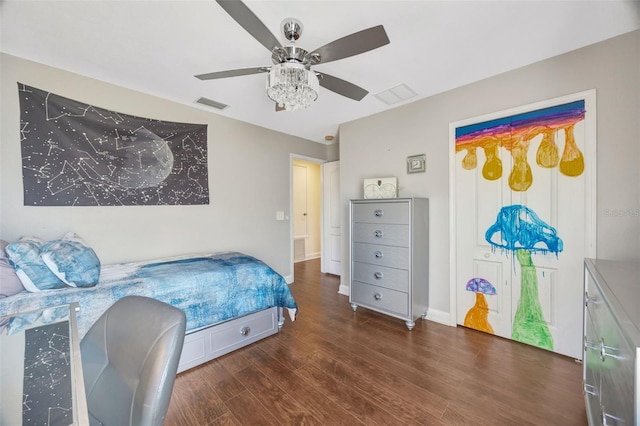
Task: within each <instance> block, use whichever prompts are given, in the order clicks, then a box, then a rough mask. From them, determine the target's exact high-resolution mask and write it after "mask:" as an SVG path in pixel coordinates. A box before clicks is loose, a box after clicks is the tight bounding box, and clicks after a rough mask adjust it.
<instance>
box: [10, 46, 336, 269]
mask: <svg viewBox="0 0 640 426" xmlns="http://www.w3.org/2000/svg"><path fill="white" fill-rule="evenodd" d="M0 61H1V62H0V66H1V82H2V84H1V86H0V92H1V93H2V101H1V107H0V108H1V110H0V112H1V113H2V115H1V120H0V136H1V139H0V219H1V222H0V238H2V239H5V240H9V241H12V240H15V239H17V238H18V237H20V236H26V235H33V236H37V237H40V238H43V239H51V238H58V237H60V236H62V235H63V234H64V233H65V232H68V231H74V232H76V233H78V234H79V235H80V236H81V237H83V238H84V239H85V240H86V241H87V242H88V243H89V244H90V245H91V246H92V247H93V248H94V249H95V250H96V252H97V254H98V256H99V257H100V259H101V260H102V262H103V263H113V262H126V261H133V260H143V259H151V258H156V257H160V256H170V255H178V254H188V253H201V252H215V251H224V250H238V251H242V252H245V253H247V254H250V255H254V256H256V257H258V258H260V259H262V260H264V261H266V262H267V263H268V264H270V265H271V266H272V267H274V269H276V270H277V271H278V272H279V273H281V274H282V275H284V276H286V277H288V276H290V275H291V274H292V271H291V270H290V262H291V259H292V257H291V251H290V248H291V240H290V222H289V221H276V220H275V217H276V216H275V214H276V211H277V210H282V211H285V212H286V214H287V216H289V215H290V214H289V190H290V171H291V164H290V161H291V159H290V155H291V154H292V153H293V154H299V155H303V156H307V157H311V158H318V159H327V155H328V151H329V149H328V147H327V146H325V145H321V144H318V143H315V142H311V141H308V140H305V139H300V138H297V137H292V136H288V135H284V134H281V133H278V132H274V131H270V130H267V129H264V128H261V127H256V126H253V125H249V124H246V123H243V122H240V121H237V120H231V119H228V118H226V117H223V116H221V115H218V114H214V113H209V112H207V111H203V110H200V109H197V108H193V107H190V106H186V105H181V104H177V103H174V102H170V101H167V100H163V99H159V98H156V97H153V96H149V95H146V94H143V93H140V92H136V91H133V90H129V89H125V88H122V87H118V86H114V85H110V84H106V83H104V82H101V81H97V80H93V79H90V78H86V77H83V76H79V75H77V74H72V73H69V72H66V71H63V70H60V69H55V68H51V67H47V66H44V65H41V64H37V63H34V62H30V61H26V60H23V59H20V58H17V57H14V56H10V55H6V54H3V55H1V56H0ZM17 82H21V83H25V84H27V85H30V86H33V87H37V88H39V89H43V90H46V91H51V92H54V93H56V94H59V95H61V96H65V97H68V98H72V99H76V100H78V101H82V102H86V103H88V104H92V105H95V106H98V107H102V108H106V109H110V110H115V111H118V112H122V113H125V114H131V115H137V116H141V117H148V118H155V119H159V120H168V121H177V122H187V123H200V124H207V125H208V155H209V192H210V204H209V205H206V206H149V207H142V206H125V207H32V206H23V198H22V193H23V192H22V191H23V187H22V170H21V157H20V140H19V135H20V111H19V105H18V91H17Z"/></svg>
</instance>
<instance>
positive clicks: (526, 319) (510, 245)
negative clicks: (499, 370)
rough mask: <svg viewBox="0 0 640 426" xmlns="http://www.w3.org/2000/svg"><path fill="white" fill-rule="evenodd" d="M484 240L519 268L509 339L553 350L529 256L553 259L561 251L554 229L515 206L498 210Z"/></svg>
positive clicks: (525, 210)
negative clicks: (501, 251) (545, 256)
mask: <svg viewBox="0 0 640 426" xmlns="http://www.w3.org/2000/svg"><path fill="white" fill-rule="evenodd" d="M485 239H486V240H487V242H488V243H489V244H491V246H492V247H493V248H497V249H500V250H503V251H506V252H510V253H511V254H512V255H513V256H514V257H515V259H516V260H517V261H518V263H519V264H520V271H521V278H520V282H521V290H520V300H518V307H517V308H516V313H515V316H514V318H513V323H512V332H511V338H512V339H514V340H517V341H519V342H522V343H526V344H529V345H533V346H537V347H540V348H544V349H549V350H553V337H552V336H551V333H550V331H549V327H548V326H547V322H546V321H545V319H544V315H543V313H542V307H541V306H540V299H539V296H538V276H537V273H536V266H535V265H534V264H533V260H532V259H531V254H532V253H534V254H535V253H540V254H547V253H549V252H551V253H555V254H556V256H557V255H558V253H559V252H561V251H562V248H563V243H562V240H561V239H560V238H559V237H558V235H557V232H556V230H555V228H553V227H552V226H550V225H548V224H547V223H545V222H543V221H542V220H541V219H540V218H539V217H538V215H537V214H536V213H535V212H534V211H533V210H531V209H530V208H529V207H527V206H523V205H519V204H515V205H511V206H505V207H502V208H501V209H500V212H499V213H498V216H497V218H496V222H495V223H494V224H493V225H491V226H490V227H489V229H487V232H486V233H485Z"/></svg>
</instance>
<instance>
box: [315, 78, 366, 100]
mask: <svg viewBox="0 0 640 426" xmlns="http://www.w3.org/2000/svg"><path fill="white" fill-rule="evenodd" d="M318 74H320V75H319V76H318V77H321V78H320V86H322V87H324V88H325V89H329V90H331V91H332V92H335V93H337V94H338V95H342V96H346V97H347V98H351V99H353V100H354V101H361V100H362V98H364V97H365V96H367V94H368V93H369V92H368V91H366V90H364V89H363V88H362V87H359V86H356V85H355V84H353V83H349V82H348V81H345V80H343V79H341V78H338V77H334V76H332V75H329V74H324V73H318Z"/></svg>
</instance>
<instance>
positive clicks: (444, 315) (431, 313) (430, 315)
mask: <svg viewBox="0 0 640 426" xmlns="http://www.w3.org/2000/svg"><path fill="white" fill-rule="evenodd" d="M427 319H428V320H429V321H433V322H437V323H439V324H444V325H448V326H452V327H455V325H456V324H455V322H453V323H452V322H451V315H450V314H449V312H444V311H439V310H436V309H427Z"/></svg>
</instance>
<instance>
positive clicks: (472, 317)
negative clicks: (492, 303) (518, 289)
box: [464, 278, 496, 334]
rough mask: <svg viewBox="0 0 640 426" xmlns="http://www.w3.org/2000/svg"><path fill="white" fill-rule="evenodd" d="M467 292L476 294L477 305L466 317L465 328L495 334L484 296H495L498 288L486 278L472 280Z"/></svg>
mask: <svg viewBox="0 0 640 426" xmlns="http://www.w3.org/2000/svg"><path fill="white" fill-rule="evenodd" d="M466 290H467V291H471V292H473V293H475V294H476V303H475V304H474V305H473V306H472V307H471V309H469V311H468V312H467V315H466V316H465V317H464V326H465V327H471V328H475V329H476V330H480V331H484V332H485V333H491V334H493V327H491V324H490V323H489V304H488V303H487V299H486V298H485V297H484V296H485V294H486V295H487V296H495V295H496V288H495V287H494V286H493V285H492V284H491V283H490V282H489V281H487V280H485V279H484V278H471V279H470V280H469V281H468V282H467V286H466Z"/></svg>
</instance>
